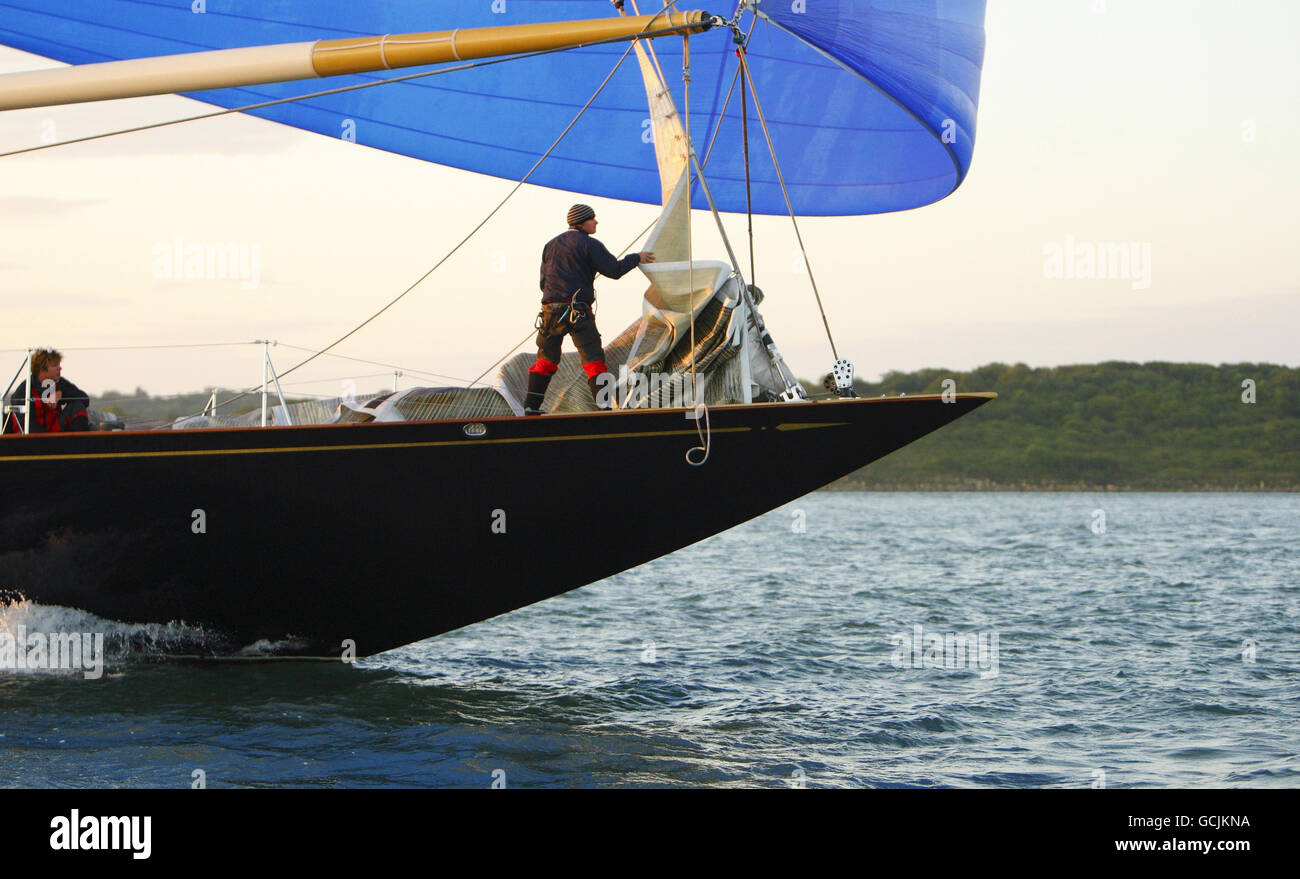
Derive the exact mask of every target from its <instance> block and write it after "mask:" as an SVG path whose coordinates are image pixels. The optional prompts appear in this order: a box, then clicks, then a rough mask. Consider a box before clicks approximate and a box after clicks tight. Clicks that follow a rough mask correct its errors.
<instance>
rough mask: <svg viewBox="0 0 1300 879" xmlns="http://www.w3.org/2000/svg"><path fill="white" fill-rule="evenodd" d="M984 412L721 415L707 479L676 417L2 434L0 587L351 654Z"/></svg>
mask: <svg viewBox="0 0 1300 879" xmlns="http://www.w3.org/2000/svg"><path fill="white" fill-rule="evenodd" d="M991 398H992V395H959V396H958V397H957V398H956V400H955V401H951V402H947V403H945V402H942V401H941V400H940V398H939V397H903V398H888V399H867V400H842V401H831V402H821V403H791V404H769V405H755V406H735V407H722V408H717V409H713V410H711V411H710V422H711V427H712V449H711V454H710V457H709V459H708V461H707V463H706V464H704V466H702V467H692V466H690V465H688V464H687V463H686V461H685V459H684V457H683V456H684V453H685V452H686V450H687V449H688V448H690V447H691V446H694V445H697V444H698V443H697V439H696V429H695V422H694V421H692V420H688V419H687V418H686V417H685V414H684V413H683V411H682V410H643V411H630V412H617V413H590V414H581V415H564V416H550V417H544V418H528V419H524V418H501V419H484V420H483V421H481V422H476V423H477V424H481V425H483V426H484V428H485V433H484V435H483V436H481V437H473V436H470V435H468V434H467V431H466V425H467V422H465V421H439V422H414V423H397V424H378V425H376V424H364V425H329V426H315V427H285V428H261V429H242V428H241V429H232V430H207V431H148V432H135V433H103V434H63V435H45V436H30V437H24V436H17V437H6V438H4V439H0V478H2V479H3V486H4V502H3V513H0V588H5V589H8V590H12V591H14V592H18V593H21V594H22V595H23V596H25V597H26V598H28V599H30V600H32V601H37V602H41V603H43V604H54V605H62V606H67V607H73V608H80V609H83V610H87V611H90V612H91V613H94V614H96V615H98V616H101V617H105V618H108V619H112V620H119V621H123V622H128V623H147V622H157V623H162V622H168V621H173V620H183V621H185V622H187V623H190V624H197V625H201V626H203V627H204V628H205V629H206V630H208V631H209V632H211V633H212V637H211V638H209V639H206V640H205V641H204V644H203V647H202V649H203V650H204V651H205V652H210V653H214V654H225V653H232V652H235V651H238V650H239V649H240V648H243V647H246V646H247V645H250V644H253V643H255V642H258V641H262V640H266V641H272V642H281V644H282V645H283V642H285V641H286V639H289V638H292V639H293V641H292V643H290V644H289V645H288V646H287V647H284V646H282V649H284V651H285V652H286V653H288V654H294V655H314V656H335V657H337V656H339V655H340V653H341V651H342V647H341V645H342V644H343V642H344V641H345V640H351V641H352V642H354V643H355V645H356V652H357V655H358V656H363V655H368V654H373V653H378V652H381V651H384V650H389V649H392V648H394V647H398V646H401V645H403V644H407V643H410V642H412V641H417V640H421V639H423V638H428V637H431V636H433V635H438V634H441V633H443V632H447V631H450V630H452V629H457V628H460V627H462V626H465V625H468V624H470V623H474V622H478V621H480V620H485V619H488V618H490V617H493V616H496V615H498V614H502V613H505V612H507V611H510V610H515V609H517V608H520V607H523V606H525V605H528V604H532V603H533V602H536V601H541V600H542V599H545V598H550V597H552V596H554V595H558V594H560V593H562V592H566V591H568V590H570V589H574V588H576V587H579V586H583V585H585V584H587V583H591V582H594V581H596V580H600V579H602V578H604V577H608V576H610V575H611V574H615V573H617V572H619V571H623V570H626V569H628V568H631V567H634V566H635V565H639V564H641V563H643V562H646V561H649V560H650V559H653V558H656V557H658V556H661V555H664V554H666V553H669V552H672V551H673V550H676V549H679V548H681V547H683V546H686V545H688V544H691V543H694V542H695V541H697V540H701V539H702V538H705V537H708V536H710V535H712V534H716V533H718V532H719V531H723V530H725V529H727V528H730V527H732V526H733V525H736V524H738V523H740V522H744V521H745V520H747V519H750V518H753V517H754V516H757V515H759V514H761V513H764V512H766V511H768V510H771V509H773V508H774V507H777V506H780V505H781V504H783V503H786V502H788V501H790V500H793V499H794V498H797V497H799V496H801V495H803V494H806V493H807V492H809V491H812V490H814V489H816V488H819V487H821V486H823V485H826V484H827V483H829V482H831V481H833V480H835V479H837V478H838V477H840V476H843V475H845V474H846V473H849V472H851V471H853V470H855V469H857V468H859V467H861V466H863V465H864V464H867V463H870V462H871V461H875V460H876V459H878V458H881V457H883V456H884V455H887V454H888V453H890V452H892V451H894V450H895V449H898V448H901V447H902V446H904V445H906V444H908V443H910V442H912V441H913V440H915V439H917V438H918V437H921V436H924V435H925V434H927V433H930V432H931V431H933V430H935V429H937V428H939V427H942V426H943V425H945V424H947V423H948V422H950V421H953V420H954V419H956V418H958V417H960V416H962V415H964V414H966V413H967V412H970V411H971V410H972V409H974V408H976V407H978V406H980V405H981V404H983V403H985V402H987V401H988V400H989V399H991ZM697 457H698V453H697ZM195 510H202V511H203V512H204V515H205V517H206V533H195V531H194V523H195V518H194V511H195ZM496 511H501V512H496ZM503 517H504V533H499V532H500V531H501V524H502V518H503Z"/></svg>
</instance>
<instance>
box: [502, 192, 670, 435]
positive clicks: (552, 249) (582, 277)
mask: <svg viewBox="0 0 1300 879" xmlns="http://www.w3.org/2000/svg"><path fill="white" fill-rule="evenodd" d="M568 221H569V231H567V232H564V233H563V234H561V235H558V236H556V237H555V238H552V239H551V240H550V241H549V242H547V244H546V247H545V248H544V249H543V250H542V280H541V288H542V310H541V312H540V313H539V314H538V315H537V362H535V363H534V364H533V365H532V366H531V367H530V368H529V370H528V396H527V397H525V398H524V414H525V415H541V414H542V400H543V399H545V397H546V386H547V385H549V384H550V383H551V376H553V375H555V371H556V370H557V369H559V368H560V347H561V345H562V344H563V342H564V334H565V333H572V334H573V343H574V344H575V345H577V346H578V352H579V353H580V354H581V355H582V369H583V371H584V372H586V373H587V384H588V385H589V386H590V387H591V397H592V399H593V400H595V401H596V406H597V408H599V409H608V408H609V406H608V405H604V406H602V405H601V400H600V395H599V393H598V390H599V382H598V381H597V379H598V377H599V376H600V375H601V374H602V373H605V372H608V367H606V366H605V350H604V348H602V347H601V344H600V332H599V331H598V330H597V329H596V317H595V315H594V313H593V307H594V305H595V302H596V287H595V282H596V273H597V272H599V273H600V274H602V275H604V276H605V277H607V278H613V279H615V280H617V279H619V278H621V277H623V276H624V275H626V274H627V273H628V272H630V271H632V269H634V268H636V267H637V266H639V265H641V263H652V262H654V261H655V255H654V254H653V253H650V252H649V251H646V252H643V253H630V254H628V255H627V256H625V257H623V258H622V259H615V258H614V255H613V254H611V253H610V252H609V250H607V249H606V248H605V245H603V244H601V243H600V242H599V241H597V240H596V239H595V238H592V237H591V236H592V235H593V234H595V232H596V212H595V211H594V210H592V209H591V208H590V207H588V206H587V205H585V204H575V205H574V206H573V207H571V208H569V215H568Z"/></svg>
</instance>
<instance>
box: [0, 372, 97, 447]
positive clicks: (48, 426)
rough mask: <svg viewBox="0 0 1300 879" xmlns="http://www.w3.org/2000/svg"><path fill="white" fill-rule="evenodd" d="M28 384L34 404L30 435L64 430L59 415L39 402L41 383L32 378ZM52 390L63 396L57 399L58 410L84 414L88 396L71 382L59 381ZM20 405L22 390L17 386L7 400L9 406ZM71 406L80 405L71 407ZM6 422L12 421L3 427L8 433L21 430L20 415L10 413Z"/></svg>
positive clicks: (34, 377) (62, 421)
mask: <svg viewBox="0 0 1300 879" xmlns="http://www.w3.org/2000/svg"><path fill="white" fill-rule="evenodd" d="M30 382H31V384H30V385H29V387H30V389H31V392H30V396H31V398H32V401H33V403H34V405H33V407H32V421H31V424H32V433H51V432H58V431H60V430H61V429H64V428H66V427H67V424H66V423H65V422H64V420H62V419H60V418H59V414H60V413H59V412H58V411H55V410H54V409H53V407H47V406H45V405H44V403H42V402H41V390H42V388H41V383H40V382H39V381H37V380H36V376H32V377H31V378H30ZM54 389H55V390H56V391H59V392H61V393H62V394H63V396H62V397H61V398H60V399H59V404H60V405H59V409H61V410H64V411H65V412H66V411H68V410H72V411H73V412H84V411H85V409H86V407H87V406H89V405H90V395H89V394H87V393H86V392H85V391H83V390H82V389H81V388H79V387H77V386H76V385H74V384H73V383H72V382H70V381H68V380H67V379H66V378H61V379H59V381H58V383H57V384H56V385H55V386H54ZM22 404H23V388H22V387H21V386H19V387H17V388H15V389H14V392H13V395H12V396H11V397H10V398H9V405H11V406H21V405H22ZM71 404H80V405H77V406H73V405H71ZM7 420H11V421H12V423H10V424H6V425H5V426H6V428H8V429H9V430H10V431H12V430H16V429H21V428H20V427H19V425H21V424H22V421H23V416H22V413H20V412H10V413H9V414H8V416H7Z"/></svg>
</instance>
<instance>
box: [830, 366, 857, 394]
mask: <svg viewBox="0 0 1300 879" xmlns="http://www.w3.org/2000/svg"><path fill="white" fill-rule="evenodd" d="M832 376H833V377H834V381H835V387H834V388H833V390H834V391H835V393H837V394H839V395H840V396H841V397H856V396H857V394H856V393H854V392H853V364H852V363H850V362H849V361H847V360H845V359H843V358H840V359H839V360H836V361H835V365H834V366H832V367H831V375H829V376H827V379H830V378H831V377H832ZM829 385H830V382H829V381H828V382H827V388H826V389H827V390H832V388H831V387H830V386H829Z"/></svg>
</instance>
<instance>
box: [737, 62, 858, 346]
mask: <svg viewBox="0 0 1300 879" xmlns="http://www.w3.org/2000/svg"><path fill="white" fill-rule="evenodd" d="M745 54H746V52H745V49H744V47H743V46H742V47H741V49H740V51H739V52H738V53H737V55H738V56H739V58H740V66H741V69H742V71H743V75H744V77H745V78H746V79H747V80H749V93H750V94H751V95H753V96H754V112H755V113H756V114H757V115H758V121H759V124H760V125H761V126H762V128H763V137H764V139H766V141H767V151H768V152H769V153H771V155H772V166H773V167H774V168H775V169H776V179H777V180H778V181H779V182H780V184H781V195H782V197H783V198H785V207H786V210H788V211H789V212H790V223H791V224H792V225H793V226H794V237H795V239H796V240H797V241H798V242H799V252H800V253H801V254H803V264H804V267H805V268H806V269H808V280H809V281H810V282H811V283H812V289H813V296H814V297H815V298H816V300H817V310H818V311H820V312H821V315H822V325H823V326H825V327H826V340H827V341H828V342H830V344H831V354H832V355H833V356H834V357H835V359H836V360H839V359H840V355H839V352H837V351H836V350H835V339H834V337H832V336H831V325H830V321H828V320H827V319H826V309H825V308H824V307H822V296H821V293H819V292H818V290H817V279H816V278H814V277H813V271H812V263H810V262H809V261H808V249H807V248H806V247H804V243H803V236H802V235H801V234H799V221H798V220H797V219H795V215H794V205H793V204H791V202H790V193H789V191H788V190H787V189H786V187H785V175H784V174H782V173H781V163H780V161H779V160H778V159H777V157H776V148H775V147H774V146H773V145H772V133H771V132H770V131H769V130H768V128H767V118H766V117H764V115H763V105H762V104H761V103H760V102H759V100H758V89H756V88H754V77H753V76H752V75H751V74H750V70H749V62H748V61H746V60H745Z"/></svg>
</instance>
